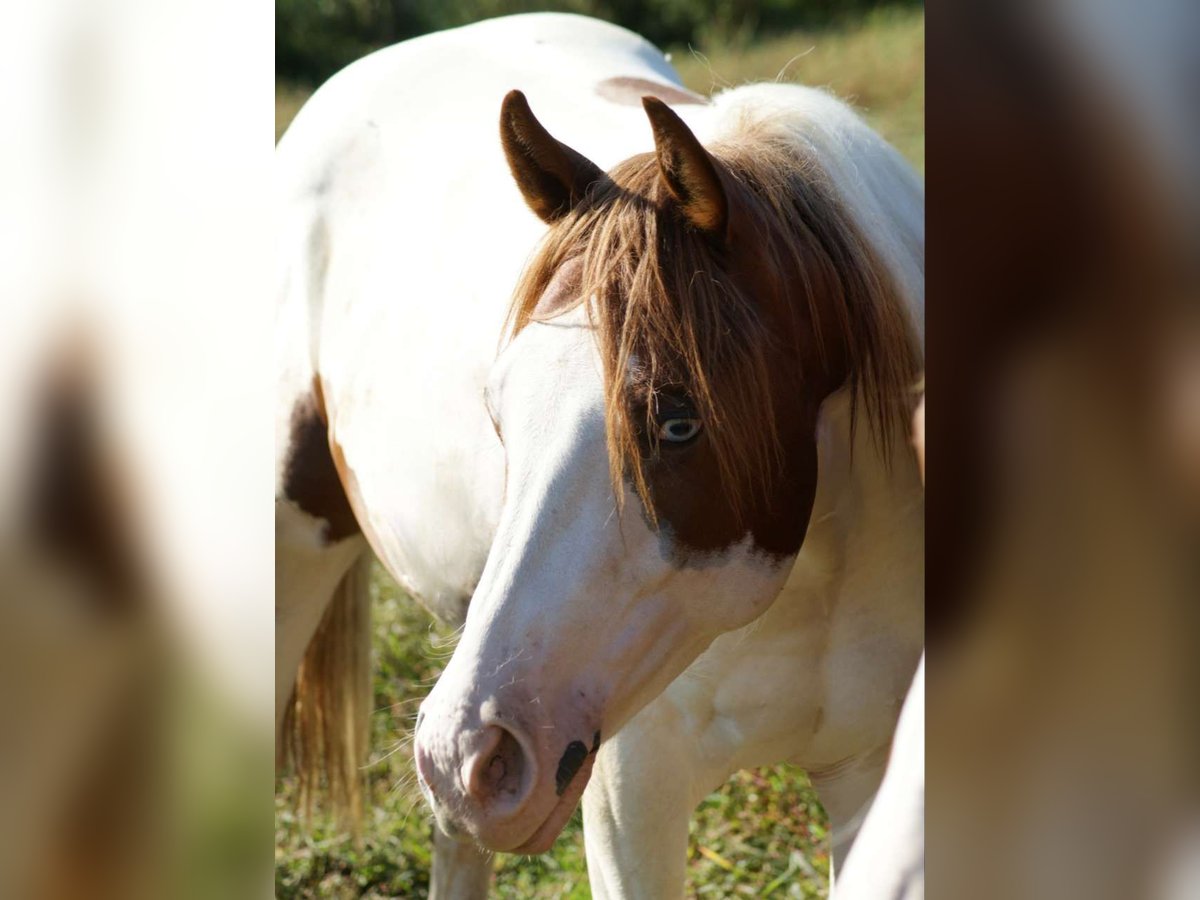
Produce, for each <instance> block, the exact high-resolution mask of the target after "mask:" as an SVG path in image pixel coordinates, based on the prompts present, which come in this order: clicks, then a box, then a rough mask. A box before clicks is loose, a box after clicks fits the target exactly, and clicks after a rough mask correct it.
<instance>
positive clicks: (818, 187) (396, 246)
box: [276, 14, 924, 897]
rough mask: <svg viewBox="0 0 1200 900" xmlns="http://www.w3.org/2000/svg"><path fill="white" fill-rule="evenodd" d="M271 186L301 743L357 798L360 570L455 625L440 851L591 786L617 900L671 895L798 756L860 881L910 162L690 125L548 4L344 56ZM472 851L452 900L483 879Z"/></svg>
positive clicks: (898, 634) (604, 872)
mask: <svg viewBox="0 0 1200 900" xmlns="http://www.w3.org/2000/svg"><path fill="white" fill-rule="evenodd" d="M514 88H518V89H519V91H514V90H512V89H514ZM527 98H528V99H527ZM533 108H536V109H537V113H538V117H539V118H540V119H541V120H542V121H544V122H546V123H547V124H549V125H551V126H552V128H553V130H554V132H555V134H556V135H557V137H551V135H550V134H549V132H548V131H547V130H546V129H545V128H544V127H543V126H542V124H541V123H540V122H539V119H538V118H535V117H534V114H533V112H532V109H533ZM497 112H499V114H500V133H499V135H498V136H497V134H496V131H495V127H496V126H495V122H496V114H497ZM278 168H279V172H280V180H279V190H280V203H281V216H282V218H281V222H280V235H281V238H280V262H281V272H282V278H281V289H280V295H279V320H278V322H279V327H278V349H277V359H278V370H279V372H280V381H279V383H280V397H279V401H280V403H279V421H278V427H277V444H278V447H279V454H278V473H279V481H278V484H277V497H278V501H277V535H278V537H277V563H276V566H277V584H278V587H277V624H278V627H277V635H278V636H277V669H278V671H279V673H280V677H279V681H278V686H277V700H278V709H279V712H280V717H281V718H284V717H286V715H285V714H286V713H288V711H290V712H291V714H292V715H291V717H292V718H293V719H294V720H295V721H294V733H296V734H299V735H300V736H301V737H302V738H305V737H306V738H307V741H306V740H300V741H299V743H298V745H297V746H298V747H300V748H301V749H302V750H303V748H304V747H306V746H311V745H312V744H313V743H314V742H315V743H317V744H323V745H324V753H325V756H326V757H328V758H332V760H333V761H334V768H335V770H336V771H337V772H339V773H341V774H340V775H335V777H334V781H335V782H337V781H339V780H340V781H342V782H344V783H346V784H347V785H348V784H349V783H350V781H352V775H353V771H352V764H353V760H354V755H355V752H356V751H355V750H354V748H353V747H352V746H350V748H349V750H348V749H347V748H348V746H349V745H348V744H347V739H350V742H351V744H352V743H353V742H354V741H361V734H362V728H361V716H357V718H356V714H355V712H354V710H355V708H356V707H355V702H354V699H353V698H354V697H355V696H358V695H359V693H360V692H359V688H360V687H361V684H362V680H363V675H362V673H363V671H364V668H363V666H364V663H365V651H364V649H363V648H364V645H363V643H362V641H363V638H362V636H361V632H362V626H363V625H364V623H365V621H366V620H365V617H364V615H363V613H362V609H363V604H364V602H365V601H364V599H363V598H364V596H365V595H364V594H362V592H361V590H356V589H355V585H356V579H357V573H358V571H359V567H360V564H361V561H362V560H363V559H365V558H366V557H367V555H368V553H369V550H374V552H375V553H376V554H377V555H378V557H379V558H380V559H381V560H382V562H383V564H384V565H385V566H386V567H387V568H388V570H389V571H390V572H391V573H392V574H393V575H394V576H395V577H396V579H397V580H398V581H399V582H400V584H401V585H403V586H404V587H405V588H406V590H408V591H409V592H410V593H411V594H412V595H413V596H414V597H416V598H417V599H419V600H420V601H421V602H422V603H424V604H425V605H426V606H428V607H429V608H430V609H431V610H432V611H434V612H435V613H437V614H438V615H440V616H441V617H443V618H445V619H449V620H451V621H453V620H456V619H462V618H464V616H465V628H464V630H463V634H462V638H461V640H460V642H459V644H458V647H457V649H456V651H455V653H454V655H453V657H452V659H451V661H450V663H449V665H448V666H447V668H446V670H445V672H444V674H443V675H442V677H441V679H440V680H439V681H438V683H437V685H436V686H435V688H434V689H433V692H432V693H431V694H430V695H429V697H428V699H427V700H426V701H425V703H424V705H423V707H422V713H421V717H420V719H419V721H418V726H417V732H416V738H415V755H416V762H417V768H418V772H419V774H420V779H421V784H422V788H423V789H424V791H425V793H426V795H427V797H428V799H429V800H430V802H431V804H432V806H433V810H434V813H435V815H436V817H437V820H438V822H439V824H440V825H441V827H442V829H443V830H444V831H447V832H450V833H452V834H457V835H460V836H464V837H469V838H471V839H473V841H475V842H478V843H479V844H481V845H483V846H484V847H486V848H488V849H491V850H501V851H516V852H540V851H543V850H545V849H547V848H548V847H549V846H550V845H551V844H552V843H553V841H554V839H555V838H556V837H557V835H558V834H559V832H560V831H561V829H562V827H563V826H564V825H565V823H566V821H567V819H568V817H569V816H570V814H571V812H572V810H573V809H574V808H575V806H576V804H577V803H578V801H579V799H580V797H581V796H583V798H584V821H585V836H586V842H587V852H588V865H589V875H590V878H591V881H592V885H593V891H594V893H595V895H596V896H621V897H631V896H645V897H667V896H678V895H680V893H681V891H682V890H683V886H684V869H685V862H686V846H687V822H688V818H689V816H690V814H691V811H692V809H693V808H694V807H695V805H696V804H697V803H698V802H699V801H700V800H701V799H702V798H703V797H704V796H705V795H706V794H707V793H709V792H710V791H711V790H713V789H714V788H716V787H717V786H718V785H720V784H721V783H722V782H723V781H724V780H725V779H726V778H727V777H728V776H729V775H730V774H731V773H732V772H734V771H736V770H738V769H739V768H743V767H746V766H755V765H761V764H767V763H776V762H781V761H790V762H792V763H796V764H799V765H802V766H804V767H805V768H806V769H807V770H808V771H809V772H810V774H811V776H812V779H813V783H814V785H815V786H816V787H817V789H818V792H819V793H820V796H821V799H822V801H823V803H824V804H825V806H826V809H827V810H828V812H829V814H830V817H831V819H832V822H833V825H834V855H835V860H838V861H840V859H841V858H842V857H843V855H844V853H845V851H846V850H847V849H848V847H849V843H850V840H851V838H852V837H853V834H854V831H855V829H856V827H857V821H858V818H859V816H860V814H861V812H862V810H864V809H865V807H866V805H867V803H868V802H869V800H870V798H871V796H872V794H873V792H874V790H875V788H876V786H877V785H878V783H879V779H880V777H881V773H882V771H883V766H884V762H885V759H886V755H887V748H888V745H889V741H890V739H891V735H892V731H893V728H894V725H895V721H896V717H897V714H898V711H899V707H900V704H901V702H902V700H903V697H904V694H905V691H906V688H907V686H908V684H909V682H910V680H911V678H912V674H913V671H914V669H915V667H916V664H917V659H918V656H919V654H920V648H921V644H922V632H923V624H922V620H923V617H922V593H923V590H922V589H923V533H922V532H923V529H922V516H923V501H922V496H921V488H920V482H919V478H918V474H917V471H916V466H915V463H914V462H913V460H912V455H911V451H910V449H909V448H908V446H907V442H906V440H905V423H906V422H907V419H908V403H909V400H908V398H909V393H910V385H911V383H912V381H913V380H914V378H915V373H916V372H917V370H918V369H919V358H920V338H919V334H920V330H921V319H922V314H921V305H922V293H923V243H924V241H923V201H922V195H921V189H920V186H919V184H918V182H917V180H916V178H915V177H914V176H913V174H912V172H911V171H910V170H909V169H908V167H907V166H906V165H905V164H904V163H903V161H902V160H901V159H900V157H899V155H898V154H897V153H896V152H895V151H894V150H892V149H891V148H890V147H889V146H887V144H886V143H884V142H883V141H882V140H881V139H880V138H879V137H878V136H877V135H876V134H874V133H873V132H872V131H871V130H870V129H869V128H867V126H866V125H864V124H863V123H862V122H861V121H860V120H859V119H858V118H857V117H856V116H855V115H854V114H853V113H852V112H851V111H850V110H849V109H848V108H847V107H845V106H844V105H843V104H841V103H839V102H838V101H836V100H834V99H833V98H831V97H830V96H828V95H827V94H824V93H822V92H818V91H814V90H810V89H805V88H800V87H796V86H785V85H778V84H769V85H756V86H747V87H742V88H737V89H734V90H730V91H727V92H725V93H723V94H720V95H719V96H717V97H715V98H714V99H713V100H711V101H708V100H706V99H704V98H701V97H698V96H695V95H693V94H690V93H689V92H687V91H686V90H684V89H683V88H682V87H681V85H680V84H679V82H678V78H677V76H676V75H675V73H674V72H673V70H672V69H671V68H670V66H669V65H668V63H667V62H666V60H665V59H664V58H663V56H662V54H661V53H660V52H658V51H657V50H655V49H654V48H653V47H652V46H651V45H649V44H648V43H646V42H645V41H644V40H642V39H641V38H638V37H637V36H635V35H633V34H631V33H629V32H627V31H624V30H622V29H620V28H616V27H614V26H611V25H607V24H604V23H601V22H596V21H593V20H588V19H583V18H580V17H576V16H568V15H552V14H537V15H528V16H516V17H511V18H507V19H498V20H494V21H490V22H485V23H480V24H477V25H473V26H469V27H467V28H462V29H458V30H456V31H451V32H443V33H440V34H436V35H431V36H428V37H424V38H420V39H417V40H413V41H409V42H407V43H405V44H401V45H398V46H396V47H393V48H390V49H388V50H384V51H381V52H379V53H377V54H374V55H372V56H371V57H368V58H366V59H364V60H362V61H360V62H359V63H356V64H355V65H353V66H351V67H350V68H348V69H347V70H345V71H344V72H342V73H341V74H339V75H338V76H336V77H335V78H334V79H332V80H331V81H330V82H329V83H328V84H327V85H326V86H325V87H323V88H322V89H321V90H320V91H319V92H318V93H317V94H316V95H315V96H314V97H313V99H312V100H311V101H310V102H309V103H308V105H307V106H306V107H305V108H304V109H303V110H302V111H301V113H300V115H299V116H298V118H297V119H296V121H295V123H294V124H293V126H292V128H291V130H290V131H289V132H288V134H287V135H286V136H285V137H284V139H283V141H282V142H281V145H280V148H279V165H278ZM514 289H515V299H514ZM498 347H499V351H498V349H497V348H498ZM339 585H340V588H339ZM335 595H336V596H337V597H338V599H337V600H336V601H335V602H334V603H333V605H332V607H330V600H331V598H333V597H335ZM468 603H469V614H468V613H467V610H468ZM327 607H328V609H327ZM323 616H324V621H323V622H322V617H323ZM319 623H321V624H320V629H321V630H320V634H318V637H317V639H315V640H312V641H311V643H310V639H311V638H312V636H313V634H314V631H316V630H317V629H318V624H319ZM306 646H307V648H308V649H307V651H306V650H305V648H306ZM302 658H303V663H302ZM298 666H299V667H300V669H301V673H302V674H301V679H300V681H299V683H298V684H297V686H296V690H295V692H294V699H293V701H292V702H290V703H289V702H288V698H289V696H293V690H292V687H293V685H292V681H293V674H294V673H295V672H296V670H297V667H298ZM347 668H349V669H351V670H354V671H357V672H358V675H357V676H353V677H350V678H347V679H343V680H340V681H339V680H338V677H339V673H341V672H343V671H344V670H346V669H347ZM354 685H357V687H355V686H354ZM339 706H340V707H341V709H342V713H340V714H339V713H337V711H336V710H337V708H338V707H339ZM356 722H357V724H356ZM301 756H304V753H303V752H302V753H301ZM315 758H316V757H314V756H313V755H312V754H311V753H310V754H309V755H308V759H309V760H310V761H311V760H313V759H315ZM302 761H303V760H302ZM585 787H587V788H588V789H587V791H586V793H585V792H584V789H585ZM458 852H459V855H460V857H461V859H460V862H462V863H463V865H464V866H465V868H464V869H463V870H462V871H461V875H462V883H460V884H459V885H458V886H457V887H453V888H452V887H451V886H450V885H449V883H448V875H447V871H448V869H447V868H446V867H444V866H439V868H441V869H442V871H441V874H435V881H437V880H438V879H441V878H446V879H447V881H445V882H442V883H441V884H438V885H435V889H436V890H448V891H450V892H453V891H460V892H461V893H462V894H463V895H464V896H465V895H469V894H470V893H471V892H472V891H475V892H478V891H479V890H480V889H481V886H482V884H485V883H486V869H484V868H483V866H484V865H485V863H484V862H483V861H482V860H483V859H484V858H483V857H481V856H478V855H474V854H473V851H470V850H467V849H462V850H460V851H458ZM472 867H473V868H472ZM466 869H471V870H472V871H474V872H476V873H478V872H479V871H480V870H482V871H483V872H484V874H483V875H482V876H480V875H468V874H467V871H466Z"/></svg>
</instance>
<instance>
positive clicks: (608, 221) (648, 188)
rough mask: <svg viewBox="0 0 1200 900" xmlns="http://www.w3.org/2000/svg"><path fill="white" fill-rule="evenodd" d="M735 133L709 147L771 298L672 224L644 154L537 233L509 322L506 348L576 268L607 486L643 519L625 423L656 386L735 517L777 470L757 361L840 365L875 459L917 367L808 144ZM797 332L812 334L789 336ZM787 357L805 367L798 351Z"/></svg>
mask: <svg viewBox="0 0 1200 900" xmlns="http://www.w3.org/2000/svg"><path fill="white" fill-rule="evenodd" d="M735 121H736V124H735V126H734V127H733V128H732V129H730V130H729V131H728V133H726V134H725V135H724V136H723V137H722V138H721V139H720V140H718V141H716V142H714V143H712V144H711V145H709V147H708V149H709V152H710V153H712V155H713V156H714V157H716V158H717V159H718V160H719V161H720V162H722V163H723V164H724V166H725V168H726V170H727V171H728V173H729V174H730V175H731V176H732V182H733V184H732V185H731V187H732V190H733V192H734V193H735V196H731V204H732V205H736V206H737V208H738V209H739V211H740V212H741V218H740V219H739V227H741V228H743V229H747V228H748V229H749V231H750V235H749V236H747V237H748V239H749V240H752V241H755V242H757V246H758V247H760V248H765V251H766V256H767V259H768V260H769V264H768V267H767V268H768V269H769V271H768V272H766V273H763V275H765V277H766V278H768V279H771V280H774V281H775V282H776V283H778V284H779V285H780V286H781V289H780V290H778V291H771V292H767V293H768V296H760V295H753V296H752V295H751V292H749V291H747V290H745V288H744V285H742V284H739V283H738V281H737V280H735V279H732V278H731V277H730V275H729V272H730V268H731V260H730V259H729V258H728V254H727V253H726V248H724V247H721V246H718V245H717V244H716V243H714V242H713V241H712V240H711V239H710V238H708V237H706V236H705V235H703V234H700V233H699V232H697V231H696V230H695V229H693V228H691V227H690V226H689V225H688V224H687V223H685V222H684V221H683V220H682V218H681V217H680V216H679V215H678V214H677V213H676V211H675V209H674V208H673V207H672V204H671V202H670V200H669V195H668V193H667V190H666V188H665V185H664V184H663V182H662V179H661V177H660V175H659V171H658V166H657V162H656V160H655V157H654V155H653V154H643V155H640V156H635V157H632V158H631V159H628V160H626V161H625V162H623V163H621V164H620V165H618V166H617V167H616V168H615V169H613V170H612V172H611V173H609V178H608V179H606V180H604V181H602V182H600V183H597V184H596V185H594V186H593V188H592V189H591V190H590V191H589V194H588V196H587V197H586V198H585V200H584V201H583V202H582V203H580V204H579V206H578V207H577V208H576V209H575V210H574V211H572V212H571V213H570V214H569V215H568V216H566V217H565V218H564V219H563V220H561V221H560V222H558V223H557V224H555V225H554V226H553V227H551V229H550V230H549V232H548V233H547V235H546V236H545V238H544V240H543V242H542V243H541V245H540V247H539V248H538V249H537V251H536V252H535V255H534V257H533V259H532V260H531V262H530V264H529V265H528V266H527V267H526V270H525V272H524V274H523V276H522V278H521V280H520V282H519V284H518V285H517V288H516V291H515V295H514V298H513V303H512V307H511V310H510V318H509V334H510V335H511V336H513V337H515V336H516V335H517V334H519V333H520V331H521V330H522V329H524V328H525V327H526V326H527V325H529V324H530V322H532V321H535V320H536V319H537V318H538V317H539V315H540V314H539V308H538V304H539V300H540V299H541V298H542V296H543V294H544V293H545V292H546V289H547V287H548V286H549V285H550V282H551V280H552V279H553V277H554V275H555V273H557V272H558V271H559V270H560V269H561V268H562V266H563V265H564V264H566V263H567V262H569V261H571V260H575V259H579V260H581V261H582V266H581V268H580V271H581V276H580V277H581V283H580V285H579V289H578V291H577V292H576V293H575V295H574V296H575V297H576V300H575V303H576V304H578V303H582V302H584V300H585V299H586V300H587V310H588V315H589V318H590V321H591V324H592V326H593V328H594V330H595V333H596V338H597V343H598V347H599V351H600V355H601V358H602V360H603V364H604V370H605V382H606V384H605V396H606V424H607V435H608V447H609V462H610V470H611V474H612V478H613V484H614V489H615V490H616V493H617V496H618V498H619V497H620V496H621V495H622V491H621V489H620V486H621V483H622V481H623V479H624V478H626V477H630V478H631V479H632V481H633V484H634V486H635V488H636V490H637V491H638V493H639V494H640V496H641V498H642V500H643V502H644V503H645V504H646V507H647V509H648V510H650V514H651V516H653V509H652V504H651V502H650V498H649V496H648V491H647V483H646V479H645V477H644V475H643V463H644V460H643V458H642V450H641V449H640V445H639V442H638V440H637V436H636V434H637V426H638V425H639V424H643V425H646V426H648V425H649V423H648V422H647V423H638V422H635V421H633V420H632V418H631V416H632V415H633V410H635V409H645V411H646V415H647V416H649V415H650V411H651V410H652V409H653V402H652V401H653V392H654V391H655V390H656V389H657V388H658V387H660V386H663V385H679V386H683V387H685V388H686V389H687V391H688V392H689V394H690V395H691V398H692V400H693V402H694V404H695V407H696V411H697V413H698V414H699V416H700V417H701V418H702V419H703V420H704V422H705V423H706V429H707V434H708V437H709V440H710V441H711V442H712V445H713V448H714V452H715V455H716V459H717V464H718V466H719V468H720V471H721V476H722V482H723V485H724V488H725V490H726V492H727V494H728V495H729V498H730V500H731V502H732V503H733V506H734V508H735V509H738V510H740V509H742V508H744V507H745V503H746V501H747V500H748V499H749V498H750V497H751V495H752V494H753V493H754V492H762V494H763V496H769V492H770V488H771V481H772V477H773V475H774V473H775V472H776V471H777V467H778V464H779V462H780V452H779V450H780V447H779V440H778V424H779V421H780V417H781V416H786V415H788V409H786V408H779V407H780V406H781V405H782V404H780V403H779V402H778V401H777V400H776V399H774V398H775V397H776V396H777V395H778V391H776V390H773V389H772V379H773V378H774V379H778V378H779V377H780V373H779V372H778V371H774V372H773V371H772V369H773V367H776V368H777V363H775V364H772V362H771V359H772V356H773V355H774V358H775V359H776V360H777V359H778V358H779V357H778V355H777V354H778V351H779V350H780V349H783V350H785V351H787V350H790V349H796V348H798V347H799V345H800V343H801V342H802V340H803V339H804V338H807V340H808V342H809V344H810V345H811V344H812V342H813V341H814V340H816V341H817V347H816V349H817V352H818V360H819V361H820V362H821V363H822V364H823V363H824V362H825V360H827V359H829V358H830V357H832V356H834V355H836V357H837V358H839V359H843V360H845V362H846V368H847V387H848V388H849V389H850V390H851V391H852V409H853V410H855V412H856V414H857V411H858V409H859V408H861V409H862V410H865V413H866V416H867V418H868V421H869V425H870V428H871V430H872V435H873V437H874V439H875V442H876V445H877V447H878V448H879V450H880V451H881V453H882V454H883V455H884V457H885V458H886V457H887V456H888V455H889V453H890V449H891V445H892V443H893V442H894V441H895V440H896V439H897V438H898V436H900V435H902V434H903V433H904V429H905V428H906V425H907V419H908V413H909V406H910V403H911V396H912V385H913V382H914V380H915V378H916V377H917V374H918V371H919V367H920V362H919V359H920V351H919V349H918V348H919V342H918V339H917V336H916V329H915V326H914V323H913V322H912V320H911V316H910V315H909V312H908V310H907V309H906V304H905V302H904V298H903V297H902V296H901V290H900V288H899V286H898V284H897V280H896V278H895V277H894V275H893V273H892V272H891V271H889V269H888V267H887V266H886V265H885V264H884V263H883V260H882V259H881V255H880V253H879V252H877V250H876V248H875V247H873V246H872V244H871V242H870V241H869V240H868V239H867V237H866V236H865V235H864V233H863V230H862V229H861V228H860V227H859V226H858V223H857V222H856V221H855V219H854V216H853V215H852V214H851V211H850V209H849V208H848V204H847V203H846V202H844V200H843V198H842V196H840V195H839V191H838V189H837V186H836V185H835V183H834V179H833V178H832V177H831V175H830V173H829V171H828V169H827V167H826V166H825V165H824V164H823V162H822V160H821V159H820V158H818V157H819V156H820V154H819V153H818V151H817V150H816V148H815V147H814V146H813V144H812V143H811V142H809V141H806V140H804V139H802V138H801V137H800V136H799V134H798V129H797V128H796V127H795V123H794V122H789V121H787V120H786V117H784V118H782V119H781V117H779V116H777V115H765V116H764V115H758V116H755V115H750V114H746V113H745V111H743V112H742V114H740V115H738V116H736V117H735ZM863 128H864V129H865V126H863ZM727 187H729V186H727ZM742 280H743V281H744V279H742ZM772 304H783V305H784V306H785V307H786V308H784V309H779V308H772ZM561 311H563V307H558V308H557V309H555V310H554V314H557V313H559V312H561ZM826 319H831V321H825V320H826ZM779 321H785V322H790V323H791V327H788V328H784V329H782V333H780V330H779V329H778V326H777V324H772V323H778V322H779ZM802 321H807V322H810V323H811V325H809V326H807V327H808V328H810V329H811V330H812V331H815V332H816V334H809V335H807V336H805V335H801V334H799V333H798V330H799V328H800V325H799V323H800V322H802ZM781 342H783V343H782V344H781ZM789 345H790V346H789ZM810 355H811V353H810ZM787 358H788V359H791V360H794V361H795V365H796V366H798V367H802V366H803V362H802V361H801V358H800V355H799V352H796V353H793V354H791V355H789V356H787ZM803 374H804V373H803V371H800V372H799V375H800V376H801V377H803ZM855 418H856V415H855V416H852V422H853V421H854V419H855Z"/></svg>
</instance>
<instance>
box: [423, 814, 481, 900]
mask: <svg viewBox="0 0 1200 900" xmlns="http://www.w3.org/2000/svg"><path fill="white" fill-rule="evenodd" d="M491 881H492V854H490V853H488V852H487V851H485V850H480V849H479V848H478V847H477V846H475V844H473V843H470V842H466V843H464V842H461V841H457V840H455V839H454V838H451V837H447V836H446V835H444V834H442V830H441V829H440V828H438V827H437V825H434V826H433V860H432V864H431V866H430V873H429V900H484V898H486V897H487V895H488V886H489V885H490V884H491Z"/></svg>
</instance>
